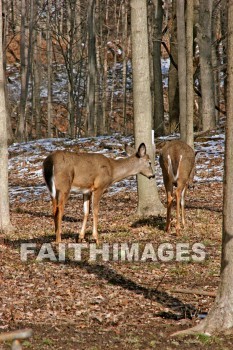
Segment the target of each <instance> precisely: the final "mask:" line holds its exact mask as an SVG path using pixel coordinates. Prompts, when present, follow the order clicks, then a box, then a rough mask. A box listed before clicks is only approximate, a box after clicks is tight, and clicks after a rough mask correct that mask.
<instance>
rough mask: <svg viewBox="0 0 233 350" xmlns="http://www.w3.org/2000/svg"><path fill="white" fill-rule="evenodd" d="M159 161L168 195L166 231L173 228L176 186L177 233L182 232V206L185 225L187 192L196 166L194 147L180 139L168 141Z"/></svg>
mask: <svg viewBox="0 0 233 350" xmlns="http://www.w3.org/2000/svg"><path fill="white" fill-rule="evenodd" d="M159 163H160V166H161V168H162V174H163V182H164V186H165V190H166V195H167V220H166V229H165V231H166V232H168V233H169V232H170V230H171V210H172V202H173V199H174V196H173V186H175V187H176V191H175V198H176V234H177V235H179V234H180V206H181V221H182V225H183V227H185V208H184V207H185V194H186V191H187V188H188V186H189V184H190V183H192V181H193V177H194V168H195V153H194V150H193V149H192V147H190V146H189V145H188V144H187V143H185V142H183V141H180V140H173V141H168V142H166V144H165V145H164V146H163V148H162V150H161V152H160V157H159Z"/></svg>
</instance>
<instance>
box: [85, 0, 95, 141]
mask: <svg viewBox="0 0 233 350" xmlns="http://www.w3.org/2000/svg"><path fill="white" fill-rule="evenodd" d="M94 10H95V0H89V5H88V14H87V16H88V20H87V22H88V25H87V30H88V83H87V123H88V125H87V133H88V136H95V135H96V130H95V83H96V48H95V30H94V25H95V23H94V20H95V16H94Z"/></svg>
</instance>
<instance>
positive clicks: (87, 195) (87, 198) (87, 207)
mask: <svg viewBox="0 0 233 350" xmlns="http://www.w3.org/2000/svg"><path fill="white" fill-rule="evenodd" d="M90 198H91V193H85V194H84V195H83V212H84V217H83V224H82V228H81V232H80V235H79V241H80V242H82V240H84V237H85V230H86V225H87V219H88V216H89V212H90Z"/></svg>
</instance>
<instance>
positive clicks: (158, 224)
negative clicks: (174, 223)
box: [131, 216, 166, 231]
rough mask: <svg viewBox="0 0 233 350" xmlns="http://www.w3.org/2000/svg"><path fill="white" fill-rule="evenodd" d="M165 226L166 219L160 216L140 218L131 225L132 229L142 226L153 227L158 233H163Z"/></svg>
mask: <svg viewBox="0 0 233 350" xmlns="http://www.w3.org/2000/svg"><path fill="white" fill-rule="evenodd" d="M165 224H166V218H165V217H162V216H149V217H147V218H141V219H138V220H136V221H134V222H133V223H132V224H131V227H132V228H137V227H142V226H149V227H155V228H157V229H158V230H160V231H164V228H165Z"/></svg>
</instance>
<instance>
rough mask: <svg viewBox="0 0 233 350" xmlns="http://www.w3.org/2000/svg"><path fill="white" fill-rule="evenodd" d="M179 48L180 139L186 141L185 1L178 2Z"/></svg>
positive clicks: (179, 0) (178, 0)
mask: <svg viewBox="0 0 233 350" xmlns="http://www.w3.org/2000/svg"><path fill="white" fill-rule="evenodd" d="M176 15H177V46H178V80H179V102H180V115H179V121H180V139H181V140H182V141H186V131H187V130H186V122H187V121H186V112H187V100H186V79H187V76H186V74H187V71H186V33H185V1H184V0H177V2H176Z"/></svg>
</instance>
